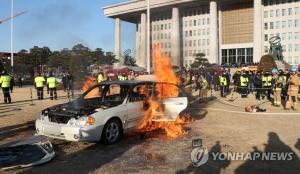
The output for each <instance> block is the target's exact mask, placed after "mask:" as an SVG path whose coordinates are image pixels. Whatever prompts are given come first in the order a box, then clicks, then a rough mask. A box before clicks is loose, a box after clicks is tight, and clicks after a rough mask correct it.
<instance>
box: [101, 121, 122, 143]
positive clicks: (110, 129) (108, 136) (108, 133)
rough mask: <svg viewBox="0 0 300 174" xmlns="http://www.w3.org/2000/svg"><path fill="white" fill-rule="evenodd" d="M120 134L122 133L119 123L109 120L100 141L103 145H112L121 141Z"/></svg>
mask: <svg viewBox="0 0 300 174" xmlns="http://www.w3.org/2000/svg"><path fill="white" fill-rule="evenodd" d="M122 134H123V131H122V126H121V123H120V121H119V120H117V119H111V120H109V121H108V122H107V123H106V124H105V126H104V129H103V132H102V141H103V143H105V144H114V143H116V142H117V141H119V140H120V139H121V137H122Z"/></svg>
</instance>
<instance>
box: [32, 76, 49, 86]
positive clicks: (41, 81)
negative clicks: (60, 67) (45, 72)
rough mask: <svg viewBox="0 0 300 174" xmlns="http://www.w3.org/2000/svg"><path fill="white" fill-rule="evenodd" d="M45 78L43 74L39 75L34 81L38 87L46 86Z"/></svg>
mask: <svg viewBox="0 0 300 174" xmlns="http://www.w3.org/2000/svg"><path fill="white" fill-rule="evenodd" d="M45 81H46V80H45V78H44V77H42V76H37V77H36V78H34V83H35V86H36V87H37V88H40V87H44V82H45Z"/></svg>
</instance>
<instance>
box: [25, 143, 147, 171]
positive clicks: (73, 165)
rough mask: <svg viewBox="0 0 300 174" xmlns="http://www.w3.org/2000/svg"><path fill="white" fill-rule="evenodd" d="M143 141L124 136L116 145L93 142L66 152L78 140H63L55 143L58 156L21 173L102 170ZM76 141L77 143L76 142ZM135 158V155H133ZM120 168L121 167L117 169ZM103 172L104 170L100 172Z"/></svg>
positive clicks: (112, 168)
mask: <svg viewBox="0 0 300 174" xmlns="http://www.w3.org/2000/svg"><path fill="white" fill-rule="evenodd" d="M140 142H141V141H137V140H136V139H130V138H124V139H123V140H121V141H120V142H118V143H117V144H114V145H103V144H100V143H97V144H96V143H95V144H92V145H91V146H89V147H87V148H84V149H82V150H80V151H78V152H74V153H70V154H65V152H63V151H62V149H64V148H69V147H72V146H74V145H75V146H76V145H78V144H76V143H78V142H63V143H60V144H55V143H53V144H54V148H55V149H54V150H55V152H56V154H57V157H56V158H54V160H53V161H51V162H50V163H49V164H45V165H41V166H35V167H33V168H29V169H26V170H24V171H22V172H20V173H22V174H27V173H28V174H29V173H30V174H35V173H36V174H40V173H44V174H47V173H49V174H53V173H55V174H60V173H64V174H65V173H72V174H76V173H92V172H95V171H96V170H97V169H99V170H100V171H101V168H100V167H101V166H103V165H105V164H108V163H109V162H111V161H113V160H114V159H117V158H120V157H121V156H122V155H123V154H124V153H125V152H127V151H128V150H130V149H131V148H132V147H134V146H136V145H137V144H139V143H140ZM74 143H75V144H74ZM133 158H134V157H133ZM114 167H116V168H118V166H111V167H108V168H109V170H108V171H105V173H110V172H112V171H114ZM116 170H119V169H116ZM99 173H103V171H101V172H99Z"/></svg>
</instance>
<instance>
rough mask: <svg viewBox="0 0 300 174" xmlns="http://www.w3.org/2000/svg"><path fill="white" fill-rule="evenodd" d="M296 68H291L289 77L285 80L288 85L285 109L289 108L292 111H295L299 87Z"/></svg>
mask: <svg viewBox="0 0 300 174" xmlns="http://www.w3.org/2000/svg"><path fill="white" fill-rule="evenodd" d="M297 71H298V68H297V67H295V66H293V67H292V68H291V75H290V77H289V79H288V80H287V84H288V93H287V94H288V96H287V102H286V106H285V109H289V108H290V107H291V108H292V109H293V110H296V104H297V95H298V91H299V86H300V78H299V77H298V74H297Z"/></svg>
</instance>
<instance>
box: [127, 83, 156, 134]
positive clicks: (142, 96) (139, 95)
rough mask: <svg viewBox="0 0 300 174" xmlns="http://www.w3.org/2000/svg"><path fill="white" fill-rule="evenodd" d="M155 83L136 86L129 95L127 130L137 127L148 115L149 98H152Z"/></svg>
mask: <svg viewBox="0 0 300 174" xmlns="http://www.w3.org/2000/svg"><path fill="white" fill-rule="evenodd" d="M153 87H154V84H153V83H142V84H138V85H136V86H134V87H133V88H132V90H131V92H130V93H129V97H128V101H127V103H126V107H127V120H126V123H127V128H134V127H136V126H137V125H138V124H139V123H140V122H141V121H142V119H143V118H144V116H145V115H146V114H147V108H146V106H145V104H146V101H147V98H149V97H150V96H152V93H153Z"/></svg>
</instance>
